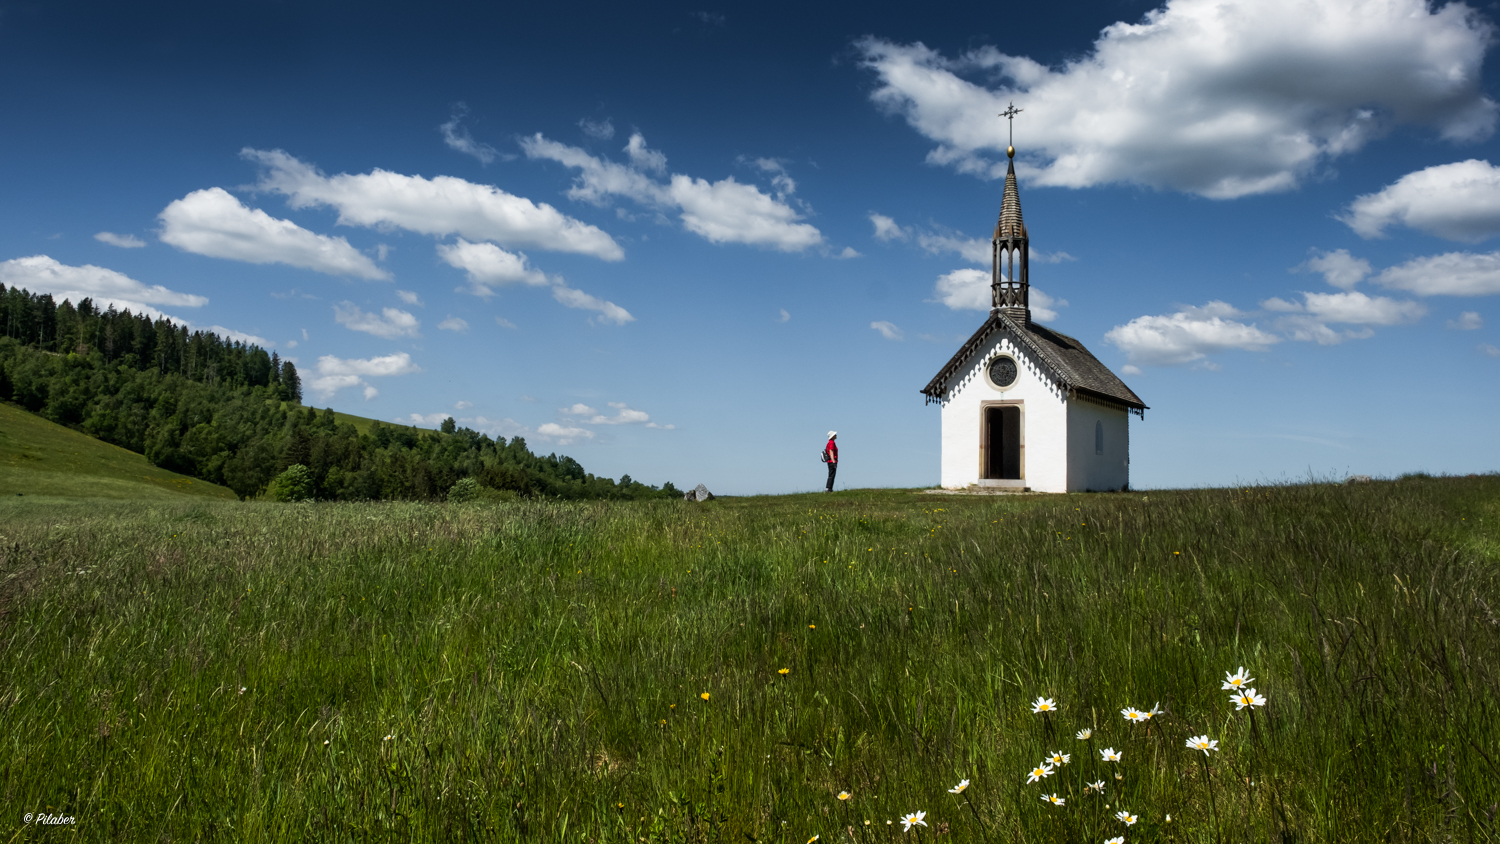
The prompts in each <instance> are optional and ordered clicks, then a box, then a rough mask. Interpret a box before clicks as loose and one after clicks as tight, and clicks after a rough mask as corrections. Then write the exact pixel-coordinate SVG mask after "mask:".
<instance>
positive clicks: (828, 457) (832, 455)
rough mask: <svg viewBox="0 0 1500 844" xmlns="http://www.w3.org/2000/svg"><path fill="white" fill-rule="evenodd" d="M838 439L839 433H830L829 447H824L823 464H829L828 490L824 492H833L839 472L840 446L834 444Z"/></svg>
mask: <svg viewBox="0 0 1500 844" xmlns="http://www.w3.org/2000/svg"><path fill="white" fill-rule="evenodd" d="M838 438H839V432H838V431H829V432H828V445H825V446H823V462H824V463H827V464H828V489H825V490H823V491H824V492H833V476H834V474H835V473H836V472H838V470H839V446H838V443H836V442H834V440H836V439H838Z"/></svg>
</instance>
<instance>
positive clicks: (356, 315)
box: [333, 302, 421, 340]
mask: <svg viewBox="0 0 1500 844" xmlns="http://www.w3.org/2000/svg"><path fill="white" fill-rule="evenodd" d="M333 320H334V322H337V323H338V324H339V325H342V326H345V327H346V328H348V329H350V330H351V331H363V332H364V333H366V334H374V335H375V336H376V337H384V338H386V339H387V340H390V339H394V338H396V337H419V336H421V335H419V334H418V333H417V329H418V328H419V327H420V326H421V323H420V322H418V321H417V318H416V317H415V316H412V315H411V314H409V313H407V312H406V311H403V310H401V309H399V308H385V309H383V310H382V311H381V312H380V313H379V314H373V313H365V312H364V311H362V310H360V309H359V306H357V305H355V304H354V303H353V302H341V303H339V304H337V305H334V306H333Z"/></svg>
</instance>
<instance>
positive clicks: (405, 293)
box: [396, 290, 422, 305]
mask: <svg viewBox="0 0 1500 844" xmlns="http://www.w3.org/2000/svg"><path fill="white" fill-rule="evenodd" d="M396 296H397V298H399V299H400V300H401V301H403V302H405V303H406V304H408V305H421V304H422V298H421V297H420V296H418V295H417V294H415V293H413V292H412V291H410V290H397V291H396Z"/></svg>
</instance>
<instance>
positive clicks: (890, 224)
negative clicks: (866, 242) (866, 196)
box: [870, 211, 911, 242]
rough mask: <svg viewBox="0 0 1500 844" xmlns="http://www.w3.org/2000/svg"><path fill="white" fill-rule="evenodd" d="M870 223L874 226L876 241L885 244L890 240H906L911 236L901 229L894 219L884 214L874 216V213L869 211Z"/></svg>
mask: <svg viewBox="0 0 1500 844" xmlns="http://www.w3.org/2000/svg"><path fill="white" fill-rule="evenodd" d="M870 222H871V223H873V224H874V225H875V239H876V240H884V241H887V242H889V241H892V240H906V239H907V238H908V237H909V236H910V235H911V233H910V232H908V231H907V230H906V229H903V228H901V226H900V225H899V224H897V222H896V221H895V220H894V219H892V218H890V217H887V216H886V215H884V214H876V213H875V212H874V211H871V212H870Z"/></svg>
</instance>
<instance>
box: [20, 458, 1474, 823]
mask: <svg viewBox="0 0 1500 844" xmlns="http://www.w3.org/2000/svg"><path fill="white" fill-rule="evenodd" d="M1497 614H1500V477H1497V476H1493V475H1491V476H1485V477H1477V478H1467V479H1413V480H1405V481H1400V482H1390V483H1374V484H1364V485H1358V486H1349V487H1340V486H1322V485H1312V486H1288V487H1256V488H1247V489H1240V490H1212V491H1184V492H1152V493H1149V494H1140V493H1131V494H1112V495H1088V496H1035V497H1030V496H1028V497H1021V496H1016V497H974V498H964V497H953V496H928V495H920V494H914V493H907V492H900V491H890V492H854V493H846V494H845V493H841V494H836V495H831V496H817V495H803V496H786V497H767V498H749V499H721V500H719V501H715V502H711V503H708V504H704V505H691V504H684V503H682V502H671V501H667V502H651V503H640V504H618V503H617V504H607V503H597V504H552V503H522V504H513V505H503V506H478V505H473V506H469V505H465V506H437V505H416V504H371V505H354V504H327V505H321V504H319V505H271V504H241V503H234V502H224V503H219V502H208V501H203V502H193V501H183V502H181V503H156V504H148V503H104V502H86V503H83V502H81V503H77V504H50V505H48V506H45V507H43V506H33V505H30V504H28V503H26V501H25V500H24V499H7V500H4V501H0V723H3V724H4V725H5V727H4V730H3V731H0V736H3V738H0V741H3V742H4V748H3V751H0V759H3V760H4V763H3V764H0V794H3V795H4V801H3V802H4V805H5V806H6V807H7V811H8V812H9V814H8V815H7V816H5V817H0V832H3V833H4V834H5V837H6V839H7V840H10V838H11V836H12V835H15V836H16V838H15V839H14V840H42V839H43V838H46V837H48V836H51V835H55V834H57V833H58V830H57V828H55V827H54V828H47V827H41V826H37V825H35V824H33V825H30V826H28V825H26V824H25V823H24V822H23V820H22V818H23V815H24V813H26V812H34V813H52V814H56V815H61V816H64V817H73V818H75V820H76V823H75V824H73V825H71V826H70V827H69V828H70V829H71V830H72V831H73V832H74V833H75V834H76V835H77V836H78V837H80V838H83V839H86V840H101V841H102V840H125V839H153V840H155V839H171V840H199V839H202V840H212V839H222V840H235V841H281V840H327V841H333V840H350V841H384V840H392V841H396V840H399V841H410V840H418V841H429V840H431V841H437V840H444V841H449V840H500V841H508V840H526V841H548V842H551V841H585V842H587V841H595V842H611V841H618V842H640V841H647V842H677V841H682V842H688V841H723V842H731V841H735V842H743V841H747V840H751V841H764V842H796V844H802V842H805V841H807V840H808V839H809V838H810V837H811V836H813V835H815V834H816V835H820V836H821V840H822V841H825V842H826V841H849V840H851V839H852V840H853V841H857V842H875V841H891V840H903V841H911V840H922V841H926V840H929V839H933V836H939V837H938V838H937V839H934V840H939V841H954V842H978V841H1037V842H1040V841H1084V842H1102V841H1105V840H1106V839H1108V838H1112V837H1114V836H1121V835H1123V836H1124V837H1125V840H1126V841H1127V842H1134V841H1181V842H1220V841H1225V842H1228V841H1257V842H1258V841H1272V840H1287V841H1301V842H1313V841H1376V840H1381V841H1384V840H1391V841H1417V840H1421V841H1436V840H1448V839H1450V838H1451V840H1454V841H1497V840H1500V832H1497V827H1496V821H1497V820H1500V819H1497V818H1496V817H1495V814H1494V809H1493V808H1492V806H1493V804H1495V803H1496V801H1500V768H1497V767H1496V766H1497V763H1500V618H1497ZM1240 666H1244V667H1245V668H1246V670H1247V673H1248V674H1249V676H1251V677H1253V678H1254V680H1253V682H1251V683H1249V685H1250V686H1253V687H1254V688H1255V689H1256V690H1257V692H1258V694H1259V695H1261V696H1263V697H1264V698H1265V699H1266V703H1265V705H1264V706H1263V707H1249V708H1247V709H1245V710H1244V711H1237V710H1236V707H1235V705H1234V704H1232V703H1231V702H1230V700H1229V698H1230V696H1231V692H1229V691H1225V690H1223V689H1221V686H1222V685H1223V684H1224V681H1225V675H1226V674H1227V673H1229V672H1233V671H1235V670H1236V669H1237V668H1239V667H1240ZM1039 697H1041V698H1047V699H1051V700H1052V701H1054V702H1055V705H1056V711H1054V712H1050V713H1043V714H1035V713H1034V712H1033V709H1034V703H1035V701H1036V700H1037V699H1038V698H1039ZM1154 704H1159V709H1158V712H1159V714H1157V715H1155V716H1154V717H1152V718H1150V719H1149V720H1146V721H1144V722H1141V723H1131V722H1128V721H1127V720H1126V719H1125V718H1123V717H1122V715H1121V710H1122V709H1125V708H1127V707H1136V708H1138V709H1140V710H1146V711H1149V710H1151V709H1152V707H1153V705H1154ZM1252 713H1253V715H1252ZM1085 730H1088V731H1091V735H1089V736H1088V737H1086V738H1080V737H1079V734H1080V732H1081V731H1085ZM1197 736H1207V737H1208V739H1209V740H1210V741H1213V742H1216V743H1217V744H1216V749H1215V750H1213V751H1212V752H1211V753H1208V754H1205V753H1203V752H1200V751H1197V750H1193V749H1190V748H1189V747H1187V746H1186V745H1187V743H1188V741H1189V739H1192V738H1194V737H1197ZM1106 749H1112V750H1114V751H1117V752H1118V753H1119V757H1120V758H1119V761H1118V762H1109V761H1105V760H1104V758H1103V756H1102V751H1104V750H1106ZM1054 752H1055V753H1058V754H1062V755H1066V756H1067V757H1068V761H1067V762H1066V763H1065V764H1055V765H1054V766H1053V767H1052V770H1051V773H1050V774H1049V775H1046V776H1042V777H1040V778H1039V781H1037V782H1035V783H1028V782H1027V778H1028V777H1027V775H1028V772H1029V771H1032V770H1033V769H1036V768H1038V767H1039V763H1041V762H1042V760H1044V758H1046V757H1050V756H1052V754H1053V753H1054ZM961 780H968V781H969V783H970V784H969V785H968V786H967V788H965V789H963V790H961V791H960V792H959V793H953V792H952V791H951V789H953V788H955V787H956V786H957V785H958V784H959V782H960V781H961ZM1090 783H1100V784H1102V792H1100V791H1096V790H1094V789H1092V788H1089V787H1088V785H1089V784H1090ZM841 792H845V793H847V794H848V799H846V800H841V799H839V794H840V793H841ZM1053 794H1055V795H1056V796H1057V799H1058V800H1059V801H1062V805H1055V804H1053V803H1050V802H1047V801H1045V800H1044V799H1043V797H1044V796H1045V795H1053ZM917 811H923V812H925V813H926V814H925V815H924V816H923V821H922V822H923V823H924V824H926V825H925V826H922V825H917V826H915V827H914V831H913V832H911V833H903V832H902V829H903V825H902V823H901V822H900V820H899V818H900V817H901V816H903V815H905V814H907V813H913V812H917ZM1121 811H1124V812H1126V813H1128V814H1129V815H1131V816H1133V817H1134V818H1135V819H1136V820H1135V821H1134V823H1132V824H1127V823H1125V822H1123V821H1121V820H1117V819H1116V813H1117V812H1121ZM1169 815H1170V820H1168V816H1169Z"/></svg>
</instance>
